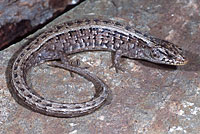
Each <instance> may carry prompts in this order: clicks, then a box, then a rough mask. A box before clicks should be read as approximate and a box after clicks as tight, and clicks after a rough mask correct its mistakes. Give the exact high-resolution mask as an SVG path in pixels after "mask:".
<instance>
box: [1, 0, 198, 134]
mask: <svg viewBox="0 0 200 134" xmlns="http://www.w3.org/2000/svg"><path fill="white" fill-rule="evenodd" d="M199 6H200V4H199V3H197V1H195V0H182V1H180V0H175V1H165V0H158V1H154V0H149V1H145V0H140V1H136V0H135V1H133V0H132V1H131V0H119V1H116V0H115V1H114V0H113V1H98V0H95V1H94V0H90V1H86V2H84V3H82V4H81V5H80V6H79V7H77V8H75V9H74V10H72V11H70V12H68V13H66V14H64V15H63V16H61V17H60V18H58V19H57V20H55V21H54V22H52V24H50V25H53V24H57V23H62V22H64V21H66V20H69V19H74V18H79V17H80V14H82V15H81V17H83V14H87V15H95V16H105V15H106V16H107V17H109V18H112V19H116V20H118V21H121V22H122V23H129V25H132V26H134V27H135V28H137V29H138V30H140V31H142V32H147V33H150V34H151V35H154V36H157V37H159V38H162V39H166V40H169V41H170V42H173V43H175V44H177V45H179V46H180V47H182V48H183V49H184V50H186V51H187V55H188V59H189V62H188V64H187V65H186V66H182V67H178V68H173V67H169V66H158V65H155V64H152V63H147V62H144V61H133V60H128V59H126V60H124V61H123V67H124V68H126V72H124V73H123V72H119V73H118V74H116V72H115V70H114V69H109V66H110V64H111V63H110V53H107V52H89V53H84V54H78V55H75V56H74V57H73V58H75V59H80V60H81V66H89V67H90V68H89V70H90V71H91V72H93V73H94V74H96V75H97V76H98V77H100V78H101V79H103V80H104V81H105V83H106V84H108V86H109V89H110V90H112V94H113V96H112V102H111V103H110V104H109V105H106V106H104V107H103V108H101V109H99V110H98V111H96V112H95V113H92V114H90V115H87V116H83V117H78V118H68V119H65V118H54V117H49V116H44V115H41V114H38V113H35V112H32V111H30V110H27V109H26V108H24V107H22V106H21V105H19V104H17V103H16V102H15V100H14V99H13V97H12V96H11V95H10V92H9V90H8V87H9V85H8V87H7V83H6V76H5V71H6V67H7V64H8V61H9V60H10V58H11V57H12V55H13V53H15V52H16V51H17V50H18V49H19V48H20V47H22V46H23V45H24V44H26V42H27V40H23V41H21V42H19V43H18V44H16V45H13V46H12V47H10V48H8V49H6V50H3V51H1V52H0V59H1V61H2V62H1V63H0V64H1V66H0V67H1V69H0V72H1V73H0V74H1V75H0V79H1V80H0V82H1V83H0V92H1V94H0V102H1V103H0V105H1V107H0V111H1V112H0V117H1V118H0V124H1V125H0V130H1V132H0V134H12V133H13V134H14V133H24V134H35V133H41V134H46V133H48V134H54V133H69V134H95V133H98V134H108V133H109V134H119V133H120V134H127V133H128V134H129V133H130V134H132V133H133V134H134V133H137V134H140V133H141V134H158V133H159V134H183V133H191V134H198V132H199V131H200V127H199V124H200V103H199V102H200V101H199V100H200V97H199V93H200V69H199V68H200V57H199V51H200V47H199V42H200V39H199V36H200V35H199V33H200V30H199V27H200V23H199V21H198V20H199V18H200V17H199ZM50 25H49V26H50ZM49 26H46V27H45V28H48V27H49ZM45 28H44V29H45ZM44 29H43V30H44ZM43 30H41V31H43ZM41 31H39V32H41ZM39 32H38V33H39ZM38 33H36V34H38ZM7 72H8V73H7V74H9V71H7ZM29 80H30V83H29V84H30V85H31V86H32V87H33V88H34V89H35V90H36V91H37V92H38V93H39V94H41V95H42V96H45V97H47V98H50V99H54V100H56V101H59V102H81V101H84V100H88V99H90V97H91V96H92V95H93V93H94V91H93V89H92V84H91V83H88V82H87V81H86V80H84V79H82V78H81V77H79V76H77V75H75V77H74V78H71V77H70V75H69V72H67V71H65V70H62V69H57V68H51V67H48V66H47V65H46V64H44V65H43V64H42V65H40V66H39V67H36V68H34V69H32V71H31V72H30V78H29Z"/></svg>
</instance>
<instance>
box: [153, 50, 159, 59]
mask: <svg viewBox="0 0 200 134" xmlns="http://www.w3.org/2000/svg"><path fill="white" fill-rule="evenodd" d="M151 56H152V57H153V58H159V57H160V55H159V53H158V52H157V51H155V50H153V51H152V53H151Z"/></svg>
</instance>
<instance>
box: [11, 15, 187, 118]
mask: <svg viewBox="0 0 200 134" xmlns="http://www.w3.org/2000/svg"><path fill="white" fill-rule="evenodd" d="M93 50H94V51H110V52H111V53H112V54H113V65H112V67H115V69H116V71H118V70H119V69H121V68H120V64H119V63H120V59H121V57H122V56H123V57H128V58H132V59H143V60H147V61H150V62H154V63H159V64H169V65H184V64H186V62H187V60H186V59H185V57H184V55H183V51H182V49H181V48H179V47H178V46H176V45H174V44H172V43H170V42H168V41H165V40H161V39H158V38H154V37H151V36H147V35H144V34H142V33H140V32H138V31H137V30H134V29H133V28H132V27H130V26H125V25H122V24H120V23H119V22H115V21H111V20H101V19H83V20H76V21H70V22H66V23H64V24H60V25H57V26H55V27H53V28H51V29H50V30H48V31H46V32H44V33H43V34H41V35H40V36H39V37H37V38H36V39H35V40H34V41H32V42H31V43H30V44H29V45H28V46H26V47H25V48H24V49H23V50H22V51H21V53H19V55H18V56H17V58H16V60H15V61H14V63H13V66H12V78H11V79H12V80H11V83H12V85H13V90H14V92H15V93H16V96H17V98H19V100H20V101H22V102H23V103H24V104H25V105H26V106H28V107H29V108H30V109H32V110H34V111H37V112H39V113H43V114H46V115H50V116H56V117H75V116H81V115H85V114H88V113H91V112H93V111H95V110H96V109H97V108H99V107H100V106H102V105H103V103H104V102H105V101H106V100H107V97H108V88H107V86H106V84H104V83H103V81H102V80H101V79H99V78H98V77H96V76H95V75H93V74H91V73H90V72H88V71H87V70H86V69H81V68H79V67H78V66H74V65H71V64H70V62H69V60H68V58H67V56H68V55H71V54H75V53H79V52H85V51H93ZM49 60H51V61H53V65H54V66H57V67H61V68H64V69H67V70H69V71H71V72H75V73H77V74H80V75H81V76H83V77H84V78H86V79H87V80H89V81H91V82H92V83H93V84H94V86H95V89H96V95H95V97H94V98H93V99H91V100H90V101H87V102H83V103H73V104H71V103H57V102H54V101H51V100H46V99H45V98H43V97H41V96H39V95H38V94H37V93H36V92H35V91H34V90H33V89H31V88H30V87H29V86H28V85H27V81H26V74H27V71H28V70H29V69H30V68H31V67H33V66H35V65H37V64H38V63H43V62H45V61H49ZM54 60H55V61H54ZM57 60H61V62H58V61H57Z"/></svg>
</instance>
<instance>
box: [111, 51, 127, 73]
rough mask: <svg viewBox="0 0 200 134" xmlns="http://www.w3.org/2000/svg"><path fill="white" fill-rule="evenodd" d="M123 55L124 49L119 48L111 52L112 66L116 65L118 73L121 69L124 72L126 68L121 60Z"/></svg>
mask: <svg viewBox="0 0 200 134" xmlns="http://www.w3.org/2000/svg"><path fill="white" fill-rule="evenodd" d="M122 55H123V52H122V50H117V51H116V52H112V53H111V58H112V65H111V66H110V68H113V67H114V68H115V71H116V73H118V72H119V70H121V71H122V72H124V70H123V69H122V67H121V66H120V61H121V57H122Z"/></svg>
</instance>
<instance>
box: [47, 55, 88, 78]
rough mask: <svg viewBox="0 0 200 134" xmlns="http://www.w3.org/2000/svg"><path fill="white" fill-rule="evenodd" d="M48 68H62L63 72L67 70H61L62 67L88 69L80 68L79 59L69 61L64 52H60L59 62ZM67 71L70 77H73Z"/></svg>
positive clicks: (71, 73)
mask: <svg viewBox="0 0 200 134" xmlns="http://www.w3.org/2000/svg"><path fill="white" fill-rule="evenodd" d="M49 66H53V67H58V68H62V69H65V70H67V69H66V68H63V66H73V67H79V68H82V69H87V68H88V67H80V60H79V59H76V60H71V59H70V57H69V56H68V55H67V54H66V53H64V52H60V60H59V61H54V62H52V64H50V65H49ZM68 71H69V73H70V76H71V77H74V74H73V72H72V71H70V70H68Z"/></svg>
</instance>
